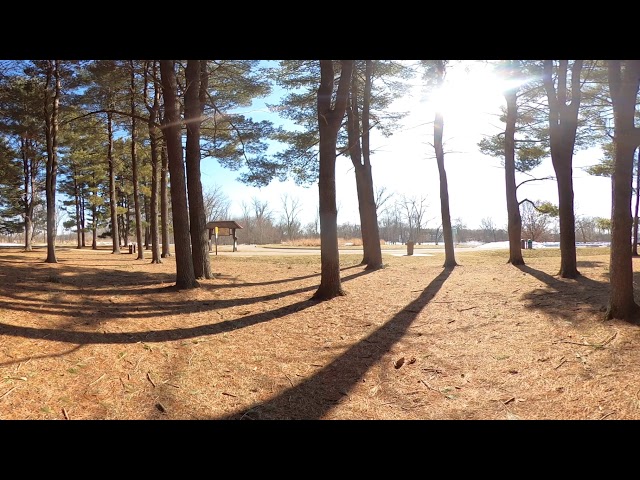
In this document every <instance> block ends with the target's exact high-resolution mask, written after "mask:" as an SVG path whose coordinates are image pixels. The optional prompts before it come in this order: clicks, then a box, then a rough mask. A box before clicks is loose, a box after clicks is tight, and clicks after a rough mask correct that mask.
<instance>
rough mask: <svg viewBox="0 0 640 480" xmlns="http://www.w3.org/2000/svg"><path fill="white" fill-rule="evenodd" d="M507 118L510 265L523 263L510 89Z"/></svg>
mask: <svg viewBox="0 0 640 480" xmlns="http://www.w3.org/2000/svg"><path fill="white" fill-rule="evenodd" d="M504 97H505V100H506V102H507V119H506V125H505V131H504V174H505V186H506V188H505V190H506V194H507V231H508V235H509V261H508V262H507V263H510V264H511V265H524V258H522V217H521V216H520V204H519V203H518V195H517V187H516V153H515V149H516V147H515V135H516V120H517V118H518V105H517V97H516V90H515V89H510V90H508V91H507V92H506V93H505V95H504Z"/></svg>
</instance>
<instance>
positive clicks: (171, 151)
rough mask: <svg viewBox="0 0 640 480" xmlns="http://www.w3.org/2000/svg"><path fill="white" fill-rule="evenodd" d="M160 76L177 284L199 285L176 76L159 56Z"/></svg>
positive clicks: (182, 285) (186, 286)
mask: <svg viewBox="0 0 640 480" xmlns="http://www.w3.org/2000/svg"><path fill="white" fill-rule="evenodd" d="M160 76H161V79H162V94H163V98H164V108H165V116H164V122H163V127H162V131H163V134H164V138H165V141H166V144H167V157H168V160H169V174H170V176H171V209H172V211H173V235H174V245H175V255H176V287H177V288H178V289H187V288H195V287H198V286H199V284H198V282H197V281H196V278H195V275H194V271H193V261H192V257H191V237H190V235H189V212H188V209H187V191H186V183H185V173H184V168H185V165H184V161H183V156H182V138H181V130H182V129H181V125H182V123H181V121H180V109H179V105H178V97H177V90H178V86H177V79H176V72H175V65H174V61H173V60H160Z"/></svg>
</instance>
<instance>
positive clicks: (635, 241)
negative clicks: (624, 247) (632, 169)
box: [632, 149, 640, 257]
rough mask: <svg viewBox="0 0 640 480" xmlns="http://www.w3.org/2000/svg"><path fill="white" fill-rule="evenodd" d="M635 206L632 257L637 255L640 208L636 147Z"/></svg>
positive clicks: (639, 161)
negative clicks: (639, 212)
mask: <svg viewBox="0 0 640 480" xmlns="http://www.w3.org/2000/svg"><path fill="white" fill-rule="evenodd" d="M636 154H637V155H636V157H637V158H636V206H635V208H634V215H633V248H632V253H633V256H634V257H637V256H638V211H639V210H640V150H638V149H636Z"/></svg>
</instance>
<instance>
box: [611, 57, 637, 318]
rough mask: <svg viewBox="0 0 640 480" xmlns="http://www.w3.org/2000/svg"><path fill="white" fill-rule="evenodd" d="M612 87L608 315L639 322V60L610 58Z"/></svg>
mask: <svg viewBox="0 0 640 480" xmlns="http://www.w3.org/2000/svg"><path fill="white" fill-rule="evenodd" d="M608 62H609V63H608V76H609V91H610V95H611V100H612V103H613V117H614V152H615V153H614V155H615V156H614V171H613V176H612V181H611V185H612V213H611V255H610V261H609V279H610V280H609V283H610V292H609V305H608V307H607V312H606V318H607V319H614V318H616V319H622V320H626V321H630V322H634V323H637V322H638V317H639V314H640V306H638V304H636V302H635V299H634V293H633V263H632V262H633V259H632V253H631V248H630V247H631V245H629V244H630V242H631V223H632V222H631V191H632V179H633V155H634V151H635V150H636V148H637V147H638V145H640V130H639V129H638V128H636V127H635V126H634V125H635V123H634V116H635V105H636V99H637V95H638V87H639V85H640V60H626V61H625V62H624V63H625V65H624V69H623V68H622V62H621V61H620V60H609V61H608Z"/></svg>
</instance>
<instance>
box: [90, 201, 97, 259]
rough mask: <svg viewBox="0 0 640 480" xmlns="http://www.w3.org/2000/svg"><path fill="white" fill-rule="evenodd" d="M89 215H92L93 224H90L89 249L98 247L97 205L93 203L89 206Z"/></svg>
mask: <svg viewBox="0 0 640 480" xmlns="http://www.w3.org/2000/svg"><path fill="white" fill-rule="evenodd" d="M91 216H92V217H93V224H92V225H91V250H97V249H98V207H96V206H95V205H93V206H92V207H91Z"/></svg>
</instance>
